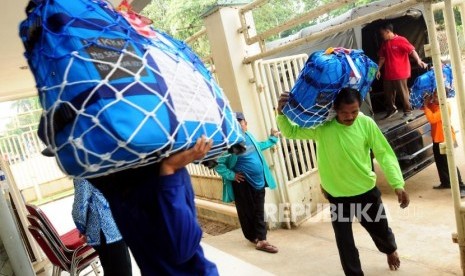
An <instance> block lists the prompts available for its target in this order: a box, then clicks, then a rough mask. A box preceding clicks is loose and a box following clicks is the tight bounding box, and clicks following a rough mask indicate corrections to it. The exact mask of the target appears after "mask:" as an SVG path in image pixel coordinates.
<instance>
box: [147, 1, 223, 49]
mask: <svg viewBox="0 0 465 276" xmlns="http://www.w3.org/2000/svg"><path fill="white" fill-rule="evenodd" d="M215 2H216V1H214V0H189V1H178V0H165V1H163V0H152V2H151V3H150V4H149V5H148V6H147V7H145V9H144V10H143V11H142V14H143V15H145V16H147V17H148V18H150V19H152V20H153V26H154V28H155V29H157V30H160V31H163V32H165V33H167V34H169V35H171V36H172V37H174V38H176V39H179V40H185V39H186V38H188V37H189V36H191V35H193V34H195V33H196V32H198V31H199V30H201V29H202V27H203V20H202V17H201V14H202V13H203V12H204V10H205V9H206V8H207V7H209V6H211V5H213V4H214V3H215ZM191 47H192V48H193V50H194V51H195V52H197V54H198V55H200V56H208V55H209V53H210V46H209V45H208V42H207V40H206V39H202V40H200V41H199V42H197V43H195V44H194V45H191Z"/></svg>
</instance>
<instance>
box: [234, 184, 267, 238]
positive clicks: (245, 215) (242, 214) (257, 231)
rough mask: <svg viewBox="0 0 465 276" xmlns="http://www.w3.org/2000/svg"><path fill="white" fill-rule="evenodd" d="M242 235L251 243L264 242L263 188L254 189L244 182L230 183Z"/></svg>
mask: <svg viewBox="0 0 465 276" xmlns="http://www.w3.org/2000/svg"><path fill="white" fill-rule="evenodd" d="M232 187H233V192H234V198H235V204H236V210H237V215H238V217H239V222H240V223H241V229H242V233H243V234H244V236H245V238H246V239H248V240H249V241H251V242H255V240H266V232H267V231H266V223H265V188H262V189H260V190H256V189H254V188H253V187H252V186H251V185H250V184H249V183H247V182H246V181H244V182H241V183H238V182H235V181H234V182H233V183H232Z"/></svg>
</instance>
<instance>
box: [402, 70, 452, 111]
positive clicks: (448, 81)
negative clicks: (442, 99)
mask: <svg viewBox="0 0 465 276" xmlns="http://www.w3.org/2000/svg"><path fill="white" fill-rule="evenodd" d="M442 74H443V76H444V82H443V83H442V84H441V85H443V86H444V88H445V89H446V96H447V97H448V98H453V97H454V96H455V90H454V87H453V77H452V68H451V67H450V65H449V64H445V65H443V66H442ZM436 87H437V86H436V77H435V75H434V70H433V69H430V70H429V71H428V72H426V73H424V74H422V75H420V76H418V77H417V78H416V79H415V82H414V83H413V86H412V88H411V91H410V104H411V105H412V107H413V108H421V107H423V104H424V99H425V96H426V95H432V94H433V92H434V91H435V90H436Z"/></svg>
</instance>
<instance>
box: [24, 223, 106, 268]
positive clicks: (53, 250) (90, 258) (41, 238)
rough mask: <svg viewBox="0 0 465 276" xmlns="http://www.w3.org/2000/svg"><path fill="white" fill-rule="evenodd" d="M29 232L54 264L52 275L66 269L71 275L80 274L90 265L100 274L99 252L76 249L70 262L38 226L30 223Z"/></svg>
mask: <svg viewBox="0 0 465 276" xmlns="http://www.w3.org/2000/svg"><path fill="white" fill-rule="evenodd" d="M28 229H29V232H30V233H31V235H32V236H33V237H34V239H35V240H36V241H37V243H38V244H39V246H40V248H42V251H44V253H45V255H46V256H47V258H48V259H49V260H50V262H51V263H52V264H53V272H52V276H59V275H60V274H61V272H62V271H63V270H64V271H66V272H68V273H69V274H70V275H71V276H74V275H79V273H80V272H81V271H82V270H83V269H85V268H87V267H88V266H89V265H91V266H92V268H93V270H94V273H95V275H98V273H99V272H98V269H97V267H96V266H95V261H96V260H97V258H98V255H97V252H95V251H94V252H90V251H87V253H86V252H82V251H80V250H75V252H74V254H73V258H72V259H73V262H68V261H67V260H65V259H63V258H62V254H61V253H60V248H58V246H57V245H56V244H55V243H54V242H53V241H52V240H51V239H50V237H49V236H47V235H46V234H44V232H43V231H42V230H41V229H39V228H38V227H36V226H32V225H29V226H28Z"/></svg>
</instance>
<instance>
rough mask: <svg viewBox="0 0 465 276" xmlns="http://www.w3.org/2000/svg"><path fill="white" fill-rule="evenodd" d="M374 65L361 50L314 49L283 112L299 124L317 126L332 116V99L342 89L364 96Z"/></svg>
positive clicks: (372, 76) (373, 74) (373, 71)
mask: <svg viewBox="0 0 465 276" xmlns="http://www.w3.org/2000/svg"><path fill="white" fill-rule="evenodd" d="M377 68H378V66H377V65H376V63H374V62H373V61H372V60H371V59H370V58H368V57H367V56H366V55H365V54H363V51H361V50H352V49H343V48H334V49H333V48H330V49H327V50H326V51H318V52H314V53H312V54H311V55H310V57H309V58H308V60H307V62H306V63H305V66H304V68H303V69H302V71H301V72H300V74H299V77H298V78H297V81H296V83H295V85H294V86H293V87H292V90H291V92H290V99H289V102H288V104H287V105H285V106H284V108H283V113H284V114H285V115H286V116H287V117H288V118H289V119H290V120H291V121H293V122H294V123H296V124H298V125H299V126H302V127H316V126H318V125H320V124H321V123H323V122H325V121H327V120H330V119H331V118H332V117H333V116H332V115H333V114H334V111H333V110H332V105H333V101H334V99H335V98H336V95H337V93H339V91H340V90H341V89H342V88H344V87H351V88H354V89H357V90H358V91H359V92H360V94H361V97H362V99H364V98H365V96H366V95H367V93H368V92H369V90H370V87H371V83H372V82H373V80H374V78H375V76H376V71H377Z"/></svg>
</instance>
